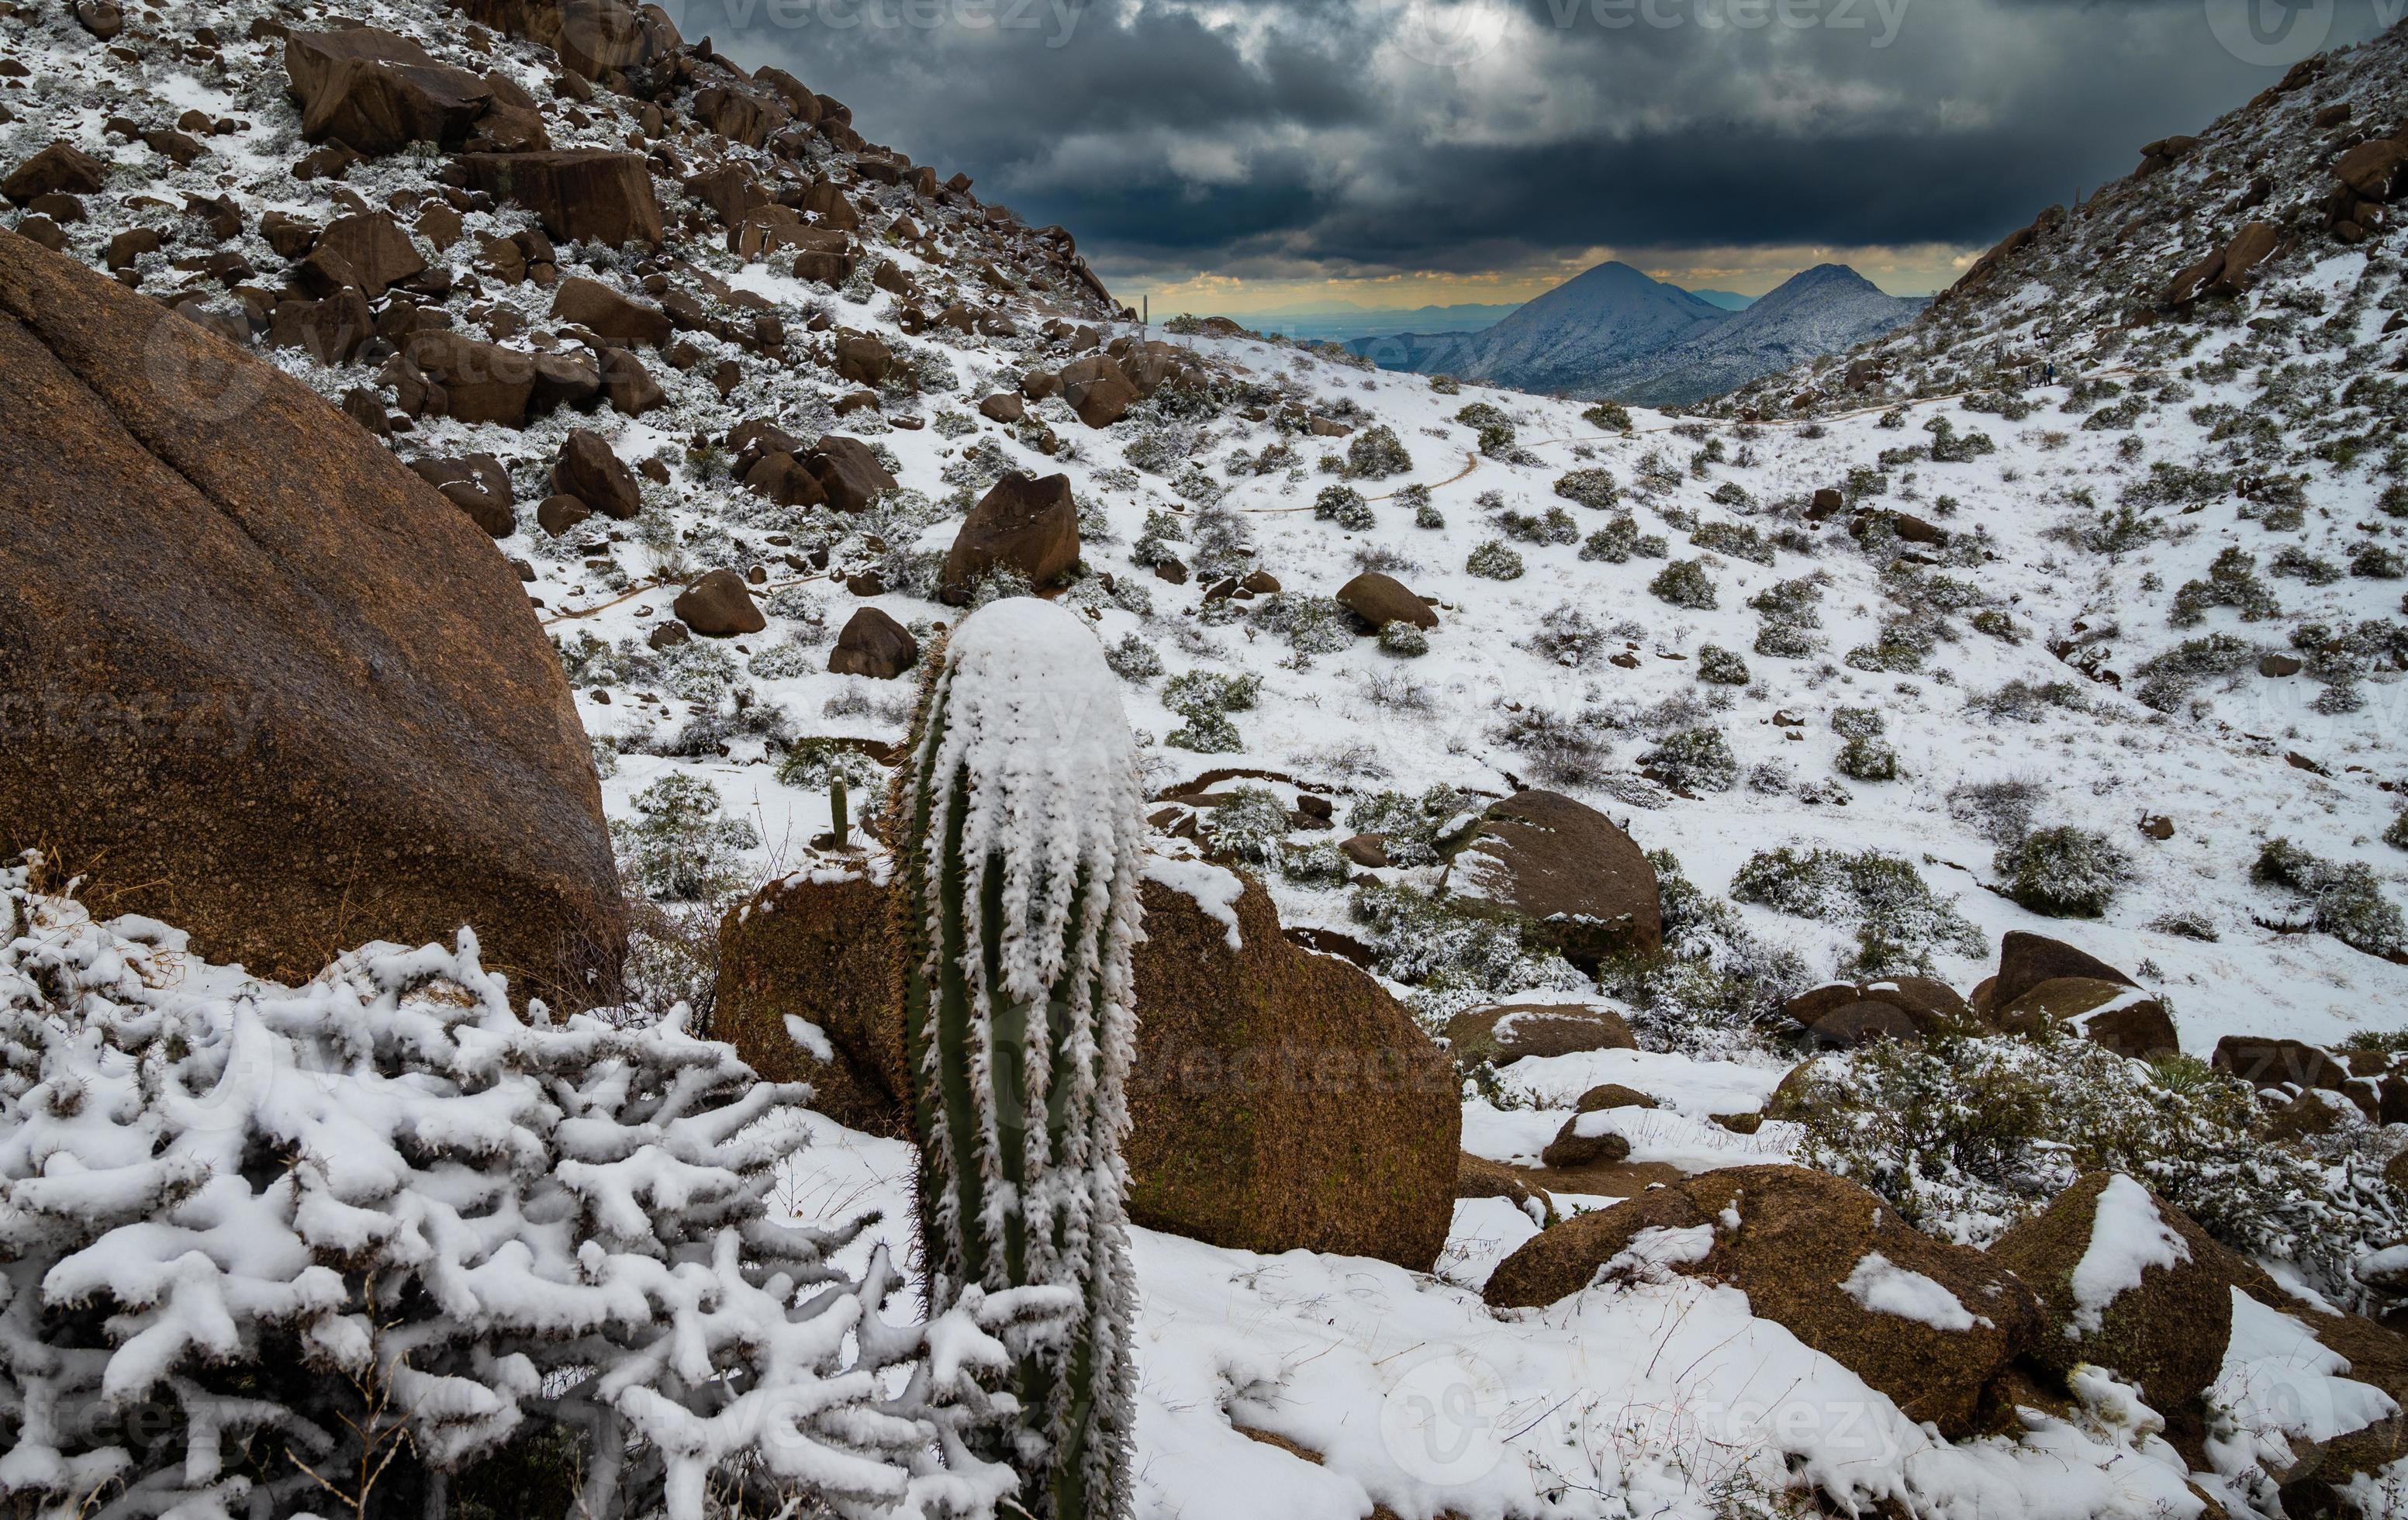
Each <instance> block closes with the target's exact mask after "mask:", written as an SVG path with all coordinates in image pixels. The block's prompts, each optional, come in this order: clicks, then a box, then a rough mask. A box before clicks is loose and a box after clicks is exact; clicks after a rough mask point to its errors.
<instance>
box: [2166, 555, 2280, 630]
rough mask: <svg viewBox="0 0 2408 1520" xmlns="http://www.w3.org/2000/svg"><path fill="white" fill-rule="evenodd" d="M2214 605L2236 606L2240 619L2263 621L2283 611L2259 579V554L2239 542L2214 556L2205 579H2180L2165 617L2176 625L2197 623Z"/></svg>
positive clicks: (2190, 625) (2190, 626) (2204, 619)
mask: <svg viewBox="0 0 2408 1520" xmlns="http://www.w3.org/2000/svg"><path fill="white" fill-rule="evenodd" d="M2216 607H2229V608H2232V609H2236V610H2238V611H2239V612H2240V614H2241V621H2242V622H2243V623H2263V622H2265V621H2266V620H2267V619H2269V618H2278V617H2281V616H2282V615H2283V605H2282V603H2281V602H2279V601H2277V600H2276V599H2275V596H2274V594H2273V592H2272V591H2271V590H2269V589H2268V588H2267V586H2266V583H2265V582H2264V581H2260V580H2258V579H2257V556H2256V555H2254V554H2252V553H2250V552H2248V551H2246V550H2244V549H2243V548H2241V547H2240V546H2239V545H2238V544H2235V545H2233V546H2232V547H2231V548H2229V549H2227V550H2225V551H2224V552H2222V553H2220V554H2218V555H2216V556H2215V563H2214V564H2213V565H2210V566H2208V567H2207V578H2206V579H2205V580H2203V581H2185V582H2183V586H2182V589H2181V590H2180V591H2177V592H2175V593H2174V605H2173V610H2172V611H2171V612H2170V613H2169V614H2167V621H2168V622H2170V623H2171V624H2173V625H2174V626H2175V627H2177V628H2192V627H2197V626H2198V625H2199V624H2201V623H2203V622H2205V621H2206V620H2207V613H2208V609H2210V608H2216Z"/></svg>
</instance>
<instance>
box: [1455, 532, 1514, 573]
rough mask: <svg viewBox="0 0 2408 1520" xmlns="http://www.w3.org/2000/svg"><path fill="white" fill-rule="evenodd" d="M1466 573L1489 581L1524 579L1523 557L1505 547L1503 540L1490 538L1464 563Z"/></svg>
mask: <svg viewBox="0 0 2408 1520" xmlns="http://www.w3.org/2000/svg"><path fill="white" fill-rule="evenodd" d="M1463 568H1464V573H1466V574H1467V575H1476V576H1480V577H1482V578H1483V579H1485V580H1489V581H1519V580H1521V579H1522V556H1521V555H1519V554H1517V553H1515V552H1513V551H1512V550H1510V549H1508V548H1506V547H1505V545H1504V542H1503V540H1501V539H1498V538H1490V539H1487V540H1486V541H1484V542H1483V543H1482V544H1481V545H1480V546H1479V547H1478V548H1476V549H1474V550H1473V551H1472V552H1471V553H1470V555H1469V557H1468V558H1466V559H1465V560H1464V562H1463Z"/></svg>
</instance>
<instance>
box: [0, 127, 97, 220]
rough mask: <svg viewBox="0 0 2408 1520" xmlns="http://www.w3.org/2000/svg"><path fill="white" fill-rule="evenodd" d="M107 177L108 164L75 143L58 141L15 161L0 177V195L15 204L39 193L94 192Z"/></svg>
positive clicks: (29, 199)
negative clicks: (11, 167) (1, 177)
mask: <svg viewBox="0 0 2408 1520" xmlns="http://www.w3.org/2000/svg"><path fill="white" fill-rule="evenodd" d="M107 182H108V165H106V164H104V163H102V162H101V161H100V160H99V159H96V158H94V157H93V156H92V155H91V154H90V153H87V152H85V151H83V150H81V149H79V148H78V147H77V146H76V145H75V144H73V143H71V142H66V141H64V140H62V141H59V142H54V143H52V144H50V146H49V147H48V148H45V149H43V150H42V151H40V152H38V153H36V154H35V155H34V156H33V157H31V158H29V159H27V160H25V162H23V163H22V164H20V165H17V166H16V167H15V168H14V169H12V170H10V171H9V173H8V178H7V179H0V195H5V196H7V198H8V199H9V200H11V201H14V202H15V203H16V204H18V205H19V206H23V205H25V204H27V203H28V202H30V201H33V200H36V199H37V198H39V197H41V196H43V195H50V194H60V193H64V194H69V195H96V194H99V193H100V188H101V186H102V185H104V184H106V183H107Z"/></svg>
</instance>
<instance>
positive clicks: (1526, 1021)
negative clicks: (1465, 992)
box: [1446, 1003, 1639, 1067]
mask: <svg viewBox="0 0 2408 1520" xmlns="http://www.w3.org/2000/svg"><path fill="white" fill-rule="evenodd" d="M1446 1042H1447V1050H1448V1054H1451V1055H1453V1056H1454V1057H1455V1065H1457V1066H1459V1067H1471V1066H1477V1065H1478V1064H1480V1063H1481V1062H1483V1061H1486V1062H1489V1063H1491V1064H1493V1065H1496V1066H1512V1064H1513V1063H1514V1062H1516V1061H1518V1060H1521V1059H1522V1058H1523V1057H1524V1056H1527V1055H1571V1054H1577V1053H1578V1052H1581V1051H1635V1050H1637V1049H1638V1048H1639V1041H1638V1040H1637V1038H1636V1037H1634V1036H1633V1035H1632V1034H1631V1032H1630V1025H1629V1024H1628V1023H1627V1021H1625V1020H1624V1018H1623V1016H1622V1015H1621V1014H1619V1013H1616V1012H1615V1011H1613V1010H1612V1009H1610V1008H1595V1007H1591V1006H1590V1005H1588V1004H1585V1003H1507V1004H1504V1005H1502V1006H1500V1007H1497V1008H1483V1009H1474V1010H1473V1011H1470V1012H1468V1013H1457V1014H1456V1015H1455V1017H1454V1018H1452V1019H1449V1020H1448V1021H1447V1024H1446Z"/></svg>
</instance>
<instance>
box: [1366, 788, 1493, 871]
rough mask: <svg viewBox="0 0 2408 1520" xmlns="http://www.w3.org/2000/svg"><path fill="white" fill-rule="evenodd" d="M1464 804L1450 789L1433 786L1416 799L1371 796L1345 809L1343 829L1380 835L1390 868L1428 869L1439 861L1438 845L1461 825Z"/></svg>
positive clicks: (1387, 794)
mask: <svg viewBox="0 0 2408 1520" xmlns="http://www.w3.org/2000/svg"><path fill="white" fill-rule="evenodd" d="M1466 800H1467V799H1466V798H1465V796H1464V795H1463V794H1462V793H1460V792H1458V791H1456V790H1455V788H1453V787H1451V786H1433V787H1431V788H1430V789H1429V790H1428V791H1426V792H1425V793H1423V794H1422V795H1421V796H1417V797H1412V796H1406V795H1405V794H1404V793H1402V792H1374V793H1372V794H1371V795H1370V796H1366V797H1362V798H1359V799H1357V800H1356V801H1355V803H1354V804H1352V805H1351V806H1349V807H1348V808H1347V810H1346V826H1347V828H1349V829H1350V830H1352V831H1353V832H1355V833H1356V834H1377V835H1379V836H1380V837H1381V838H1382V839H1383V840H1385V841H1386V848H1387V855H1388V863H1389V864H1390V865H1392V866H1428V865H1432V864H1435V863H1436V862H1437V860H1438V858H1439V841H1440V840H1441V839H1442V838H1443V837H1444V836H1445V835H1446V833H1447V832H1448V831H1449V830H1450V829H1451V828H1453V827H1454V826H1455V825H1458V824H1459V823H1461V822H1462V821H1463V815H1464V807H1465V803H1466Z"/></svg>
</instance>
